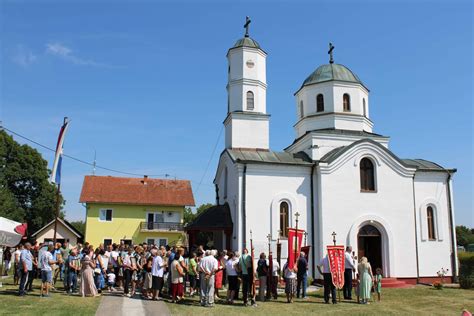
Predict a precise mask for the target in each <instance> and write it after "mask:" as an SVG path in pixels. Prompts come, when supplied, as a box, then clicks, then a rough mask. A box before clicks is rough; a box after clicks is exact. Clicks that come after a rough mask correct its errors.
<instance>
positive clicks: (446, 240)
mask: <svg viewBox="0 0 474 316" xmlns="http://www.w3.org/2000/svg"><path fill="white" fill-rule="evenodd" d="M446 181H447V174H446V173H444V172H443V173H440V172H417V173H416V175H415V197H416V198H415V200H416V216H417V219H416V220H417V224H418V253H419V265H420V276H422V277H423V276H426V277H432V276H436V275H437V274H436V273H437V272H438V271H439V270H440V269H441V268H445V269H449V272H448V275H452V267H451V259H450V258H451V257H450V256H451V251H452V250H451V229H450V226H449V208H448V198H447V185H446ZM428 206H431V207H433V210H434V212H435V216H434V217H435V237H436V240H429V239H428V223H427V218H426V209H427V207H428Z"/></svg>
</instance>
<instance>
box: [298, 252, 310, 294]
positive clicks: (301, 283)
mask: <svg viewBox="0 0 474 316" xmlns="http://www.w3.org/2000/svg"><path fill="white" fill-rule="evenodd" d="M297 264H298V273H297V274H296V277H297V282H298V283H297V286H296V297H297V298H300V290H302V293H301V295H302V298H303V299H307V298H308V297H307V296H306V288H307V287H308V260H306V254H305V253H304V252H303V251H302V252H301V253H300V257H299V258H298V263H297Z"/></svg>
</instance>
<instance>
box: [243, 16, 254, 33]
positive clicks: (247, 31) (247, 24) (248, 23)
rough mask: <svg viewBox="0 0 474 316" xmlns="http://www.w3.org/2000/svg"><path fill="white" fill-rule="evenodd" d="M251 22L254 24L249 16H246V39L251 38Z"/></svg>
mask: <svg viewBox="0 0 474 316" xmlns="http://www.w3.org/2000/svg"><path fill="white" fill-rule="evenodd" d="M251 22H252V20H250V18H249V17H248V16H246V17H245V24H244V28H245V37H249V26H250V23H251Z"/></svg>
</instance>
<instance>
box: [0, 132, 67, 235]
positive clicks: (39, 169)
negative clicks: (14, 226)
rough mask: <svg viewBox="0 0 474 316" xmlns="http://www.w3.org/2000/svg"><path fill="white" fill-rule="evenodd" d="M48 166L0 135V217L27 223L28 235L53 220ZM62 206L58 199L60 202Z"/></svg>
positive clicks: (34, 152)
mask: <svg viewBox="0 0 474 316" xmlns="http://www.w3.org/2000/svg"><path fill="white" fill-rule="evenodd" d="M49 174H50V171H49V170H48V163H47V162H46V160H44V159H43V158H42V157H41V154H40V153H39V152H38V151H37V150H36V149H34V148H32V147H30V146H28V145H20V144H19V143H17V142H16V141H15V140H14V139H13V137H11V136H10V135H8V134H7V133H6V132H5V131H0V216H3V217H6V218H9V219H12V220H15V221H18V222H25V221H26V222H27V223H28V232H29V233H30V234H31V233H33V232H35V231H36V230H38V229H40V228H41V227H42V226H44V225H45V224H47V223H48V222H50V221H51V220H52V219H53V218H54V214H55V206H56V189H55V187H54V185H53V184H52V183H50V182H49ZM60 201H61V205H62V197H61V199H60Z"/></svg>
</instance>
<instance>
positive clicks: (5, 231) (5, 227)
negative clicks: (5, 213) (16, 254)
mask: <svg viewBox="0 0 474 316" xmlns="http://www.w3.org/2000/svg"><path fill="white" fill-rule="evenodd" d="M25 225H26V224H22V223H18V222H15V221H12V220H10V219H7V218H5V217H0V246H7V247H15V246H16V245H18V244H19V243H20V241H21V238H22V237H23V235H24V233H25V231H26V229H25V228H26V227H25Z"/></svg>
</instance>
